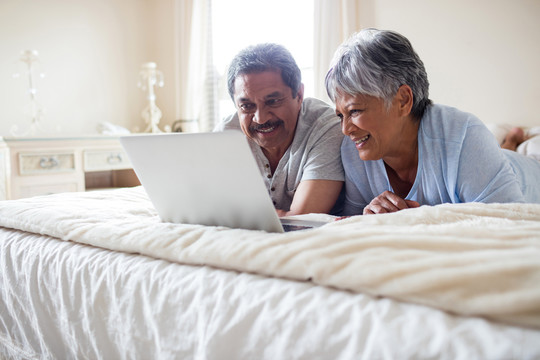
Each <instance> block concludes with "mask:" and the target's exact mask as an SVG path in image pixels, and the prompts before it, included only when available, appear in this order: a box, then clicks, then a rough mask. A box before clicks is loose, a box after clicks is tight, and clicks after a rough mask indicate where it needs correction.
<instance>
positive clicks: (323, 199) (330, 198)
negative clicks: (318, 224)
mask: <svg viewBox="0 0 540 360" xmlns="http://www.w3.org/2000/svg"><path fill="white" fill-rule="evenodd" d="M342 186H343V181H335V180H304V181H301V182H300V184H298V188H297V189H296V192H295V193H294V198H293V201H292V203H291V209H290V210H289V211H284V210H279V209H277V210H276V211H277V214H278V216H288V215H300V214H309V213H324V214H328V213H329V212H330V210H332V208H333V207H334V204H335V203H336V201H337V199H338V197H339V193H340V191H341V188H342Z"/></svg>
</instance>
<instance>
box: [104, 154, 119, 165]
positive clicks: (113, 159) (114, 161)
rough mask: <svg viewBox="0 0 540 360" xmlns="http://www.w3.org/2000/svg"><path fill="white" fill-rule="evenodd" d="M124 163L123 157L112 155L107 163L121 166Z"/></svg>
mask: <svg viewBox="0 0 540 360" xmlns="http://www.w3.org/2000/svg"><path fill="white" fill-rule="evenodd" d="M121 162H122V156H121V155H120V154H111V155H109V157H108V158H107V163H109V164H111V165H113V164H120V163H121Z"/></svg>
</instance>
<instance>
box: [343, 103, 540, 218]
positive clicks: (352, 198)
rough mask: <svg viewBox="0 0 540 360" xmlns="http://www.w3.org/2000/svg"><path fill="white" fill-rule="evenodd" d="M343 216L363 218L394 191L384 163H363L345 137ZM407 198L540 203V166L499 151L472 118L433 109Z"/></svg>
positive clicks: (421, 139) (422, 125) (426, 201)
mask: <svg viewBox="0 0 540 360" xmlns="http://www.w3.org/2000/svg"><path fill="white" fill-rule="evenodd" d="M341 158H342V160H343V167H344V170H345V191H346V196H345V204H344V215H354V214H361V213H362V211H363V209H364V207H365V206H366V205H368V204H369V203H370V202H371V200H373V199H374V198H375V197H377V196H378V195H380V194H381V193H383V192H384V191H386V190H388V191H392V192H393V190H392V186H391V185H390V181H389V180H388V176H387V173H386V169H385V167H384V162H383V160H374V161H362V160H361V159H360V157H359V155H358V150H357V149H356V148H355V146H354V143H353V142H352V141H351V140H350V139H349V138H347V137H345V138H344V139H343V143H342V145H341ZM406 199H409V200H415V201H418V202H419V203H420V205H437V204H442V203H464V202H483V203H495V202H499V203H507V202H528V203H540V162H539V161H537V160H535V159H532V158H528V157H525V156H523V155H520V154H518V153H516V152H513V151H509V150H503V149H501V148H500V146H499V144H498V143H497V141H496V139H495V137H494V136H493V135H492V133H491V132H490V131H489V130H488V129H487V127H486V126H484V124H483V123H482V122H481V121H480V120H479V119H478V118H477V117H475V116H474V115H472V114H468V113H465V112H462V111H460V110H458V109H455V108H452V107H448V106H443V105H431V106H429V107H428V108H427V109H426V112H425V114H424V116H423V118H422V120H421V122H420V127H419V129H418V170H417V173H416V179H415V181H414V184H413V186H412V188H411V190H410V192H409V194H408V195H407V196H406Z"/></svg>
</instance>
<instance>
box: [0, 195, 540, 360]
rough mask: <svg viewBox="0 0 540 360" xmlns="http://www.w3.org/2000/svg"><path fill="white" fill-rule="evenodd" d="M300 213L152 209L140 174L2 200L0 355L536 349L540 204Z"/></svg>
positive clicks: (450, 353)
mask: <svg viewBox="0 0 540 360" xmlns="http://www.w3.org/2000/svg"><path fill="white" fill-rule="evenodd" d="M301 218H310V219H315V218H316V219H318V220H321V219H324V220H326V221H328V224H326V225H324V226H322V227H320V228H317V229H310V230H301V231H294V232H288V233H284V234H271V233H265V232H262V231H250V230H241V229H228V228H224V227H207V226H199V225H184V224H170V223H163V222H161V221H160V220H159V217H158V216H157V214H156V212H155V210H154V208H153V206H152V204H151V203H150V201H149V200H148V198H147V196H146V193H145V191H144V189H143V188H142V187H134V188H122V189H115V190H100V191H92V192H82V193H63V194H55V195H48V196H41V197H33V198H27V199H20V200H10V201H3V202H0V248H1V250H0V269H1V275H0V358H7V359H353V358H354V359H538V358H540V205H538V204H445V205H439V206H433V207H430V206H422V207H420V208H416V209H408V210H403V211H401V212H398V213H393V214H385V215H376V216H356V217H351V218H348V219H344V220H339V221H336V220H335V219H334V218H333V217H331V216H328V215H320V214H309V215H304V216H301Z"/></svg>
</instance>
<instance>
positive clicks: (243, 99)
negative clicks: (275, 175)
mask: <svg viewBox="0 0 540 360" xmlns="http://www.w3.org/2000/svg"><path fill="white" fill-rule="evenodd" d="M303 92H304V87H303V85H302V86H301V88H300V90H299V91H298V94H297V96H296V98H293V97H292V90H291V88H290V87H288V86H287V85H285V83H284V82H283V79H282V78H281V73H280V72H279V71H264V72H259V73H251V74H243V75H240V76H238V77H237V78H236V79H235V82H234V104H235V106H236V109H237V111H238V117H239V119H240V126H241V128H242V131H243V132H244V134H246V136H247V137H249V138H251V139H252V140H253V141H255V142H256V143H257V144H258V145H259V146H260V147H262V148H263V150H267V151H269V152H273V153H275V152H276V151H277V152H278V153H280V154H281V155H283V153H285V151H286V150H287V148H288V147H289V145H290V144H291V143H292V140H293V138H294V131H295V129H296V122H297V120H298V114H299V113H300V108H301V106H302V100H303Z"/></svg>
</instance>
